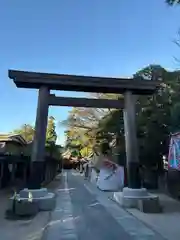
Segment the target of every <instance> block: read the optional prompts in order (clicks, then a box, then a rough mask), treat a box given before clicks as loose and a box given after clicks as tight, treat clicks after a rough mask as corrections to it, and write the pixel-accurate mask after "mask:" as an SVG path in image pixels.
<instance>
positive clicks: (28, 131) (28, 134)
mask: <svg viewBox="0 0 180 240" xmlns="http://www.w3.org/2000/svg"><path fill="white" fill-rule="evenodd" d="M34 131H35V130H34V127H33V126H32V125H30V124H23V125H22V126H21V127H20V128H18V129H15V130H14V131H13V133H15V134H20V135H21V136H22V137H23V138H24V139H25V140H26V141H27V142H30V141H32V140H33V138H34Z"/></svg>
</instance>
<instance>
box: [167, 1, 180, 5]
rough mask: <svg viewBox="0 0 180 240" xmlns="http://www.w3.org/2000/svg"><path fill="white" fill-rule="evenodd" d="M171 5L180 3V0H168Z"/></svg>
mask: <svg viewBox="0 0 180 240" xmlns="http://www.w3.org/2000/svg"><path fill="white" fill-rule="evenodd" d="M166 2H167V3H168V4H169V5H175V4H180V0H166Z"/></svg>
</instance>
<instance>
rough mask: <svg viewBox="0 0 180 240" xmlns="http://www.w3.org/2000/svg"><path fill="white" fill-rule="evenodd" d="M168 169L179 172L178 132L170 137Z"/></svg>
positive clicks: (179, 139) (179, 149) (179, 141)
mask: <svg viewBox="0 0 180 240" xmlns="http://www.w3.org/2000/svg"><path fill="white" fill-rule="evenodd" d="M168 167H169V168H173V169H176V170H178V171H180V132H178V133H176V134H173V135H172V136H171V140H170V146H169V155H168Z"/></svg>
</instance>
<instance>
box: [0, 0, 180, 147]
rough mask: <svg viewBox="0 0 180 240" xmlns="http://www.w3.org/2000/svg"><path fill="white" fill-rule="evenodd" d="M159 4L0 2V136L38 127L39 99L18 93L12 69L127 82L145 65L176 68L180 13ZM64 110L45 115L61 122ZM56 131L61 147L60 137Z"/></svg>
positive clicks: (158, 0)
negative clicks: (123, 78) (27, 126)
mask: <svg viewBox="0 0 180 240" xmlns="http://www.w3.org/2000/svg"><path fill="white" fill-rule="evenodd" d="M164 2H165V1H164V0H131V1H127V0H111V1H110V0H52V1H49V0H46V1H45V0H38V1H37V0H36V1H35V0H31V1H30V0H29V1H28V0H26V1H24V0H16V1H14V0H1V3H0V99H1V104H0V112H1V118H0V132H8V131H12V130H13V129H14V128H17V127H19V126H21V125H22V124H23V123H33V122H34V120H35V113H36V103H37V91H36V90H27V89H17V88H16V87H15V85H14V84H13V82H12V81H11V80H10V79H8V69H10V68H13V69H19V70H32V71H44V72H55V73H69V74H83V75H98V76H131V75H132V74H133V73H135V72H136V71H137V70H138V69H140V68H142V67H144V66H146V65H148V64H150V63H156V64H161V65H162V66H164V67H166V68H169V69H174V68H178V67H179V66H178V64H177V63H176V62H175V61H174V59H173V57H174V56H175V57H178V56H180V49H178V48H177V46H176V45H175V44H174V43H173V40H174V39H175V38H176V37H177V32H178V29H179V27H180V8H179V7H173V8H170V7H168V6H167V5H166V4H165V3H164ZM58 95H62V96H72V93H68V92H66V93H65V92H64V93H61V92H59V93H58ZM73 95H74V96H79V94H77V93H74V94H73ZM81 95H84V94H81ZM69 110H70V108H65V107H56V108H55V107H54V108H51V109H50V111H49V114H50V115H53V116H54V117H55V118H56V120H57V121H61V120H63V119H66V117H67V114H68V111H69ZM57 130H58V133H59V141H60V142H61V143H62V142H63V141H64V136H63V131H64V129H59V128H58V129H57Z"/></svg>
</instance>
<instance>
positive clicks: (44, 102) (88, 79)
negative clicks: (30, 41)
mask: <svg viewBox="0 0 180 240" xmlns="http://www.w3.org/2000/svg"><path fill="white" fill-rule="evenodd" d="M9 78H11V79H13V81H14V83H15V84H16V86H17V87H18V88H34V89H39V95H38V105H37V115H36V124H35V136H34V143H33V149H32V155H31V161H32V169H33V176H34V177H35V176H36V179H31V181H33V184H31V188H35V189H39V188H40V182H41V175H42V174H41V173H42V171H43V168H42V166H43V161H44V156H45V139H46V127H47V119H48V108H49V106H75V107H94V108H96V107H97V108H117V109H121V108H123V109H124V127H125V141H126V157H127V175H128V188H130V189H140V188H141V181H140V177H139V156H138V146H137V137H136V123H135V117H136V116H135V115H136V114H135V98H134V96H135V95H149V94H153V93H154V92H155V91H156V89H157V88H158V87H159V86H160V82H159V81H155V80H153V81H149V80H144V79H143V78H140V79H139V78H138V79H136V78H131V79H130V78H129V79H125V78H108V77H92V76H76V75H64V74H49V73H37V72H25V71H17V70H9ZM50 90H65V91H78V92H97V93H116V94H124V99H123V100H108V99H88V98H71V97H56V96H55V95H53V94H50Z"/></svg>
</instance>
